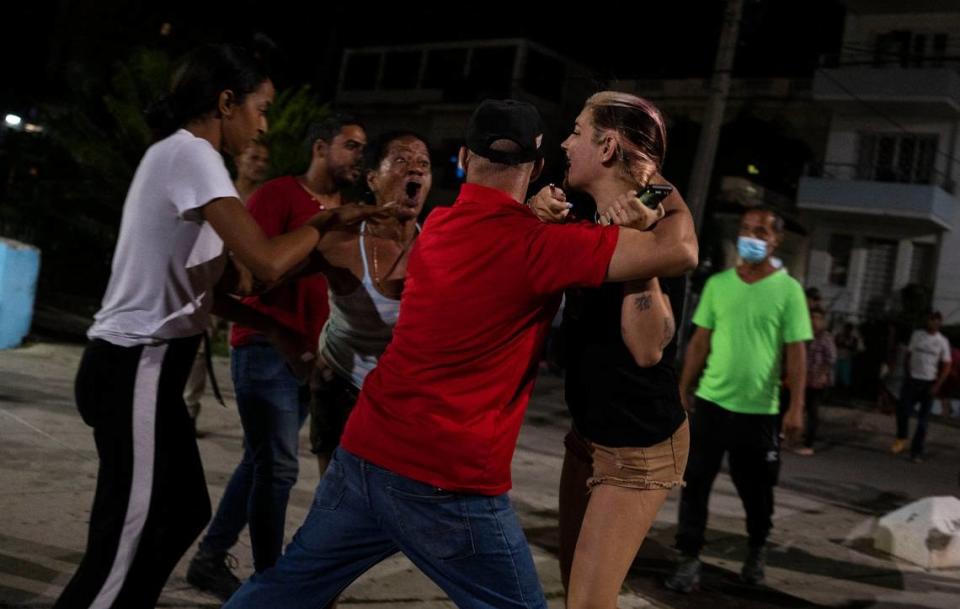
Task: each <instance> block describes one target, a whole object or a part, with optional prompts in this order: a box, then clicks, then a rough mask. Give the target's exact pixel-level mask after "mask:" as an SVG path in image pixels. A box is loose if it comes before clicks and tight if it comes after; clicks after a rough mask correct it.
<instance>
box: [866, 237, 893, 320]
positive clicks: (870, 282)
mask: <svg viewBox="0 0 960 609" xmlns="http://www.w3.org/2000/svg"><path fill="white" fill-rule="evenodd" d="M866 245H867V247H866V250H867V251H866V262H865V264H864V269H863V278H862V281H861V286H860V311H861V312H862V313H865V314H866V315H867V317H871V318H877V317H879V316H881V315H883V314H884V313H886V312H887V311H888V309H889V306H890V299H891V291H892V290H893V273H894V268H895V266H896V262H897V242H896V241H893V240H891V239H867V243H866Z"/></svg>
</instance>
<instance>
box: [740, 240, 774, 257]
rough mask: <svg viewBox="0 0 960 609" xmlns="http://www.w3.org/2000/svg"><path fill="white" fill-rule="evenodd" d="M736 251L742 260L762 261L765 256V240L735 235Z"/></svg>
mask: <svg viewBox="0 0 960 609" xmlns="http://www.w3.org/2000/svg"><path fill="white" fill-rule="evenodd" d="M737 252H738V253H739V254H740V257H741V258H743V260H744V262H751V263H757V262H763V260H764V258H766V257H767V242H766V241H762V240H760V239H754V238H753V237H737Z"/></svg>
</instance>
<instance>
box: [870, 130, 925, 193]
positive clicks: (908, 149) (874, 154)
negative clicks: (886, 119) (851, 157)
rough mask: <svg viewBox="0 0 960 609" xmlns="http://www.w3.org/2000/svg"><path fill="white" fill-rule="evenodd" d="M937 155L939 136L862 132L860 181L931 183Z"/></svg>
mask: <svg viewBox="0 0 960 609" xmlns="http://www.w3.org/2000/svg"><path fill="white" fill-rule="evenodd" d="M936 153H937V136H936V135H935V134H924V135H919V134H910V133H861V134H860V155H859V156H860V159H859V163H858V169H857V178H858V179H861V180H874V181H877V182H906V183H910V184H930V183H932V181H933V177H934V161H935V160H936Z"/></svg>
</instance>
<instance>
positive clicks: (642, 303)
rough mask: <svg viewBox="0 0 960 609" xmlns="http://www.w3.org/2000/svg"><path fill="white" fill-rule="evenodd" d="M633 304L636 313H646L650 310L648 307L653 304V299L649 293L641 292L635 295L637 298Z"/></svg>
mask: <svg viewBox="0 0 960 609" xmlns="http://www.w3.org/2000/svg"><path fill="white" fill-rule="evenodd" d="M633 303H634V306H636V307H637V310H638V311H646V310H647V309H649V308H650V305H651V304H653V299H652V298H651V296H650V292H642V293H640V294H637V298H636V300H634V301H633Z"/></svg>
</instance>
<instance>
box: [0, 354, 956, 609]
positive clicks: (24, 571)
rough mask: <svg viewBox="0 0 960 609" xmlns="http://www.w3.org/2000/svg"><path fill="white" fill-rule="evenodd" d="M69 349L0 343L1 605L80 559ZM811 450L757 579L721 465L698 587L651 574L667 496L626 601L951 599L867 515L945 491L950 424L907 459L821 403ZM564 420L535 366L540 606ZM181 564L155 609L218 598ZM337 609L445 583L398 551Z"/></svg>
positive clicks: (222, 451) (306, 499) (81, 477)
mask: <svg viewBox="0 0 960 609" xmlns="http://www.w3.org/2000/svg"><path fill="white" fill-rule="evenodd" d="M80 352H81V347H80V346H78V345H71V344H56V343H34V344H31V345H29V346H27V347H24V348H20V349H16V350H10V351H0V607H30V608H40V607H49V606H50V605H51V604H52V602H53V600H54V598H56V596H57V594H58V592H59V590H60V589H61V588H62V587H63V585H64V584H65V583H66V581H67V580H68V579H69V577H70V575H71V573H72V572H73V570H74V569H75V567H76V564H77V563H78V561H79V560H80V557H81V553H82V550H83V546H84V542H85V536H86V521H87V518H88V516H89V509H90V504H91V501H92V495H93V490H94V485H95V475H96V466H97V461H96V452H95V450H94V446H93V440H92V436H91V434H90V430H89V429H88V428H87V427H86V426H85V425H84V424H83V423H82V421H81V420H80V417H79V415H78V414H77V412H76V409H75V407H74V404H73V397H72V382H73V375H74V372H75V371H76V366H77V362H78V359H79V356H80ZM226 364H227V362H226V361H225V360H219V361H217V364H216V365H217V369H218V371H219V374H218V376H219V378H220V380H221V385H222V386H224V393H225V396H226V397H227V401H228V402H227V403H228V408H221V407H220V406H219V405H216V404H215V402H213V400H212V398H211V399H208V400H207V402H206V403H205V405H204V410H203V412H202V414H201V418H200V429H201V430H202V431H203V432H205V434H206V435H205V436H204V437H203V438H202V439H201V440H200V441H199V443H200V449H201V452H202V454H203V459H204V464H205V467H206V473H207V481H208V484H209V487H210V494H211V498H212V500H213V501H214V502H216V501H217V499H219V496H220V493H221V492H222V491H223V487H224V485H225V484H226V481H227V479H228V477H229V475H230V473H231V472H232V468H233V466H234V465H235V464H236V462H237V459H238V458H239V453H240V438H241V433H240V424H239V419H238V417H237V414H236V411H235V409H234V407H233V404H232V392H231V390H230V389H231V388H230V383H229V380H228V379H229V374H228V372H227V366H226ZM824 410H825V414H824V418H825V421H824V423H823V424H822V430H823V431H822V435H823V439H824V446H823V447H822V449H820V450H818V452H817V455H816V456H814V457H811V458H803V457H797V456H795V455H792V454H788V455H785V457H784V468H783V472H782V475H781V486H780V488H779V489H778V495H777V500H778V504H777V512H776V517H775V518H776V529H775V531H774V534H773V537H772V544H773V545H772V548H771V552H770V559H769V560H770V567H769V570H768V584H767V586H766V587H762V588H748V587H746V586H744V585H742V584H740V583H739V582H738V580H737V578H736V574H737V573H738V572H739V568H740V564H741V561H742V560H743V557H744V555H745V543H746V536H745V531H744V525H743V511H742V509H741V507H740V504H739V500H738V499H737V497H736V492H735V491H734V489H733V486H732V484H731V483H730V480H729V477H727V476H726V475H725V474H724V475H721V477H720V479H719V480H718V481H717V484H716V486H715V489H714V495H713V500H712V503H711V510H712V512H711V520H710V530H709V532H708V540H709V546H708V548H707V549H706V550H705V556H704V559H705V561H706V562H707V569H706V571H705V576H704V582H703V590H702V591H701V592H700V593H699V594H696V595H691V596H683V595H678V594H674V593H671V592H668V591H666V590H664V589H663V588H662V587H661V586H660V580H662V578H663V577H664V575H665V574H666V573H667V571H668V569H669V565H670V562H669V561H670V560H672V558H673V555H672V550H670V545H671V543H672V536H673V532H674V530H675V525H676V500H677V495H678V493H674V494H673V495H672V496H671V498H670V500H669V501H668V504H667V505H666V507H665V508H664V509H663V511H662V512H661V514H660V517H659V519H658V521H657V523H656V524H655V526H654V530H653V531H652V533H651V535H650V537H649V538H648V541H647V543H646V544H645V546H644V548H643V549H642V550H641V552H640V555H639V557H638V558H637V561H636V563H635V567H634V569H633V570H632V572H631V574H630V576H629V578H628V581H627V586H628V587H629V590H625V591H624V594H623V596H622V598H621V603H620V606H621V607H622V608H627V607H645V606H650V604H651V603H652V604H653V605H654V606H659V607H676V608H681V607H684V608H685V607H709V608H711V609H721V608H726V607H730V608H734V607H735V608H738V609H739V608H746V609H752V608H767V607H785V608H794V607H821V606H836V607H849V608H851V609H852V608H867V607H871V608H874V607H875V608H885V609H887V608H888V609H910V608H920V607H942V608H956V607H957V606H960V601H958V599H960V569H950V570H941V571H927V570H924V569H921V568H919V567H916V566H912V565H910V564H907V563H903V562H899V561H896V560H893V559H891V558H890V557H889V556H886V555H883V554H880V553H878V552H876V551H874V550H873V549H872V543H871V531H872V527H873V525H874V523H875V521H876V519H877V517H878V516H881V515H883V514H885V513H886V512H888V511H890V510H893V509H896V508H897V507H899V506H901V505H904V504H906V503H909V502H911V501H912V500H914V499H916V498H920V497H924V496H930V495H956V494H957V493H958V491H960V488H958V469H960V450H958V441H957V440H958V438H960V429H957V428H956V427H950V426H947V425H943V424H939V423H935V424H933V425H932V426H931V431H930V435H929V440H928V442H929V452H930V459H929V461H928V462H926V463H924V464H919V465H917V464H912V463H910V462H909V461H907V460H906V459H902V458H895V457H892V456H890V455H889V454H887V452H886V449H887V447H888V445H889V443H890V441H891V439H892V428H893V422H892V419H891V418H890V417H886V416H882V415H878V414H875V413H867V412H863V411H857V410H852V409H845V408H829V407H828V408H825V409H824ZM568 425H569V421H568V419H567V417H566V414H565V409H564V406H563V401H562V383H561V382H560V381H559V380H558V379H556V378H555V377H552V376H543V377H542V378H541V380H540V383H539V386H538V389H537V393H536V396H535V399H534V400H533V403H532V404H531V408H530V411H529V413H528V416H527V424H526V425H525V427H524V430H523V433H522V435H521V438H520V442H519V448H518V450H517V453H516V456H515V458H514V462H513V471H514V491H513V492H512V498H513V501H514V504H515V506H516V507H517V510H518V512H519V513H520V516H521V520H522V522H523V525H524V528H525V529H526V532H527V536H528V538H529V540H530V542H531V545H532V547H533V550H534V556H535V557H536V560H537V566H538V569H539V571H540V576H541V580H542V582H543V585H544V589H545V591H546V593H547V596H548V598H549V599H550V606H551V607H555V608H559V607H562V606H563V601H562V588H561V586H560V583H559V571H558V567H557V560H556V544H557V532H556V526H557V505H556V488H557V483H558V480H559V475H560V462H561V458H562V453H561V449H562V438H563V434H564V433H565V430H566V428H567V426H568ZM302 437H303V443H302V447H303V448H302V449H301V463H300V465H301V476H300V480H299V481H298V483H297V486H296V488H295V489H294V492H293V494H292V496H291V504H290V509H289V512H288V528H287V531H288V534H292V533H293V531H294V530H295V528H296V526H297V524H298V523H299V522H301V521H302V519H303V518H304V516H305V514H306V511H307V508H308V507H309V505H310V502H311V499H312V491H313V489H314V488H315V486H316V484H317V472H316V466H315V463H314V461H313V459H312V457H311V455H310V454H309V453H308V451H307V450H306V449H305V447H306V434H305V432H304V435H303V436H302ZM236 554H237V558H238V559H239V563H240V568H239V570H240V573H241V575H243V576H246V575H248V574H249V573H250V572H251V571H252V565H251V556H250V548H249V542H248V540H247V539H246V537H243V538H242V540H241V544H240V545H239V546H238V547H237V548H236ZM188 560H189V555H188V556H187V557H186V558H185V559H184V560H183V561H181V563H180V565H179V566H178V568H177V570H176V572H175V573H174V575H173V577H172V578H171V580H170V582H169V583H168V586H167V588H166V590H165V592H164V594H163V596H162V598H161V601H160V605H159V606H161V607H171V608H173V607H177V608H196V607H218V606H219V603H218V602H217V601H216V599H214V598H213V597H210V596H207V595H205V594H202V593H198V592H195V591H193V590H192V589H191V588H190V587H189V586H188V585H187V584H186V582H185V580H184V573H185V570H186V564H187V561H188ZM342 605H343V606H345V607H356V608H358V609H359V608H366V607H371V608H372V607H383V606H391V607H410V608H418V609H419V608H424V609H426V608H433V607H451V606H452V603H450V602H449V601H447V600H446V597H445V596H444V594H443V593H442V592H441V591H440V590H439V589H438V588H436V587H435V586H434V585H433V584H431V583H430V582H429V581H427V580H426V579H425V578H423V577H422V576H421V575H419V573H418V572H416V570H414V569H413V568H412V567H411V566H410V564H409V563H408V562H407V561H406V560H405V559H403V558H402V557H395V558H393V559H391V560H389V561H387V562H385V563H383V564H382V565H380V566H379V567H377V568H376V569H374V570H372V571H370V572H369V573H367V574H366V575H365V576H363V577H362V578H361V579H360V580H358V581H357V582H356V583H355V584H354V585H352V586H351V587H350V588H349V589H348V590H347V592H346V593H345V595H344V598H343V602H342Z"/></svg>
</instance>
